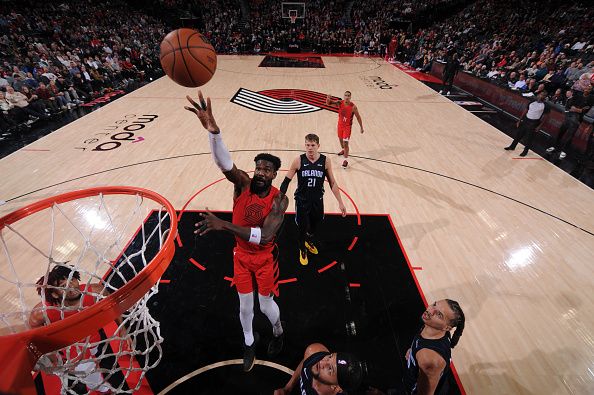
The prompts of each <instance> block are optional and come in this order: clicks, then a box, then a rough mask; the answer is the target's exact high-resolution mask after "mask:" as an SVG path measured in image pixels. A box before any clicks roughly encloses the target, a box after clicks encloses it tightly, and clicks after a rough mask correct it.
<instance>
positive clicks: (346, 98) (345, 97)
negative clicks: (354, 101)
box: [344, 91, 351, 103]
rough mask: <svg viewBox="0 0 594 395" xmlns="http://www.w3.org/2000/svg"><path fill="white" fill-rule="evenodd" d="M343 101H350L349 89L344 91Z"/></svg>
mask: <svg viewBox="0 0 594 395" xmlns="http://www.w3.org/2000/svg"><path fill="white" fill-rule="evenodd" d="M344 101H346V102H347V103H348V102H350V101H351V91H346V92H344Z"/></svg>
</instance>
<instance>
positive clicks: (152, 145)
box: [0, 56, 594, 394]
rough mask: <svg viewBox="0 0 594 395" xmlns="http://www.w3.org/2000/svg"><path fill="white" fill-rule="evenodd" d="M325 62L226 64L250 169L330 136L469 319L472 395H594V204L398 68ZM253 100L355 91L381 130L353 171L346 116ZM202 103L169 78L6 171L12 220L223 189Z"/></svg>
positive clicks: (211, 196) (220, 202)
mask: <svg viewBox="0 0 594 395" xmlns="http://www.w3.org/2000/svg"><path fill="white" fill-rule="evenodd" d="M323 60H324V63H325V68H315V69H295V68H259V67H258V64H259V63H260V61H261V57H244V56H220V57H219V67H218V70H217V73H216V74H215V76H214V78H213V80H212V81H211V82H209V83H208V84H207V85H206V86H205V87H204V89H203V90H204V92H205V93H206V94H207V95H209V96H210V97H211V98H212V102H213V108H214V113H215V116H216V118H217V120H218V123H219V125H220V127H221V129H222V131H223V136H224V138H225V141H226V143H227V146H228V147H229V149H230V150H231V151H232V156H233V159H234V161H235V163H236V164H237V166H238V167H240V168H242V169H246V170H251V169H252V168H253V162H252V159H253V157H254V156H255V154H256V153H258V152H260V151H268V152H271V153H273V154H276V155H278V156H280V157H281V159H282V160H283V168H286V167H287V166H288V164H289V162H290V160H291V159H292V158H293V157H294V156H296V155H297V154H298V153H299V152H300V150H301V149H302V147H303V137H304V135H305V134H306V133H310V132H315V133H317V134H318V135H319V136H320V138H321V150H322V151H324V152H327V153H330V158H331V159H332V162H333V165H334V167H335V168H336V170H335V171H336V173H337V178H338V182H339V185H340V186H341V187H342V188H343V189H344V190H345V191H346V192H347V193H348V194H349V195H350V196H351V197H352V198H353V200H354V201H355V202H356V204H357V206H358V208H359V210H360V211H361V212H363V213H368V214H374V213H375V214H389V215H390V216H391V218H392V220H393V222H394V225H395V227H396V230H397V231H398V234H399V236H400V239H401V241H402V244H403V247H404V250H405V251H406V253H407V254H408V257H409V259H410V262H411V265H412V266H415V267H419V268H422V270H417V271H416V276H417V278H418V281H419V284H420V287H421V288H422V290H423V291H424V294H425V295H426V297H427V299H428V300H429V301H432V300H436V299H441V298H446V297H447V298H450V299H455V300H458V301H459V302H460V304H461V306H462V307H463V309H464V311H465V313H466V317H467V322H466V329H465V331H464V336H463V337H462V339H461V342H460V345H459V346H458V347H457V348H456V349H455V350H454V351H453V360H454V362H455V364H456V368H457V370H458V373H459V374H460V378H461V381H462V384H463V385H464V387H465V389H466V391H467V392H468V393H471V394H541V393H549V394H586V393H593V392H594V372H593V367H592V366H593V365H592V356H593V355H594V342H593V340H592V339H593V337H594V336H593V328H594V307H593V306H592V304H591V303H590V302H591V300H592V295H594V282H593V278H594V276H593V270H592V262H594V215H593V213H594V209H593V207H594V192H593V191H592V190H591V189H589V188H588V187H587V186H585V185H583V184H581V183H580V182H578V181H577V180H575V179H573V178H572V177H571V176H569V175H568V174H566V173H564V172H563V171H562V170H560V169H558V168H556V167H555V166H553V165H551V164H550V163H548V162H547V161H544V160H539V159H538V158H537V157H535V156H531V157H530V158H532V159H519V158H518V157H517V153H519V151H517V153H515V154H514V153H510V152H507V151H504V150H503V149H502V148H503V147H504V146H506V145H507V144H509V138H508V137H507V136H505V135H504V134H503V133H501V132H499V131H498V130H496V129H495V128H493V127H491V126H490V125H488V124H487V123H485V122H483V121H481V120H480V119H479V118H477V117H476V116H474V115H472V114H470V113H468V112H466V111H465V110H464V109H462V108H460V107H459V106H457V105H456V104H454V103H452V102H451V101H449V100H447V99H445V98H443V97H441V96H439V95H438V94H436V93H435V92H434V91H432V90H431V89H429V88H428V87H426V86H424V85H423V84H422V83H420V82H418V81H416V80H414V79H412V78H410V77H409V76H407V75H406V73H404V72H402V71H399V70H397V69H396V68H395V67H393V66H392V65H390V64H388V63H386V62H384V61H382V60H378V59H367V58H347V57H341V58H338V57H323ZM381 81H383V82H385V83H386V84H387V85H394V86H392V87H391V88H392V89H380V85H381ZM378 83H379V84H378ZM383 86H385V85H383ZM240 88H245V89H248V90H250V91H252V92H258V91H262V90H271V89H301V90H309V91H314V92H319V93H323V94H325V93H330V94H333V95H335V96H342V94H343V92H344V91H345V90H350V91H351V92H352V94H353V101H354V102H355V103H356V104H357V106H358V107H359V111H360V113H361V115H362V117H363V123H364V127H365V133H364V134H363V135H361V134H360V133H359V127H358V125H357V123H356V122H355V125H354V126H353V138H352V143H351V144H352V154H353V156H352V158H351V159H350V167H349V168H348V169H347V170H344V171H343V170H341V169H340V168H339V167H340V163H341V162H342V158H338V157H337V156H336V155H332V154H331V153H333V152H336V151H337V150H338V143H337V141H336V134H335V125H336V113H333V112H330V111H327V110H321V111H316V112H311V113H305V114H295V115H286V114H284V115H279V114H271V113H265V112H257V111H254V110H252V109H248V108H245V107H242V106H239V105H237V104H235V103H232V102H230V99H231V98H232V97H233V96H234V95H235V94H236V93H237V91H238V90H239V89H240ZM186 94H192V95H194V94H195V91H194V90H190V89H185V88H182V87H179V86H176V85H174V84H173V83H172V82H171V81H170V80H168V79H167V78H161V79H159V80H157V81H155V82H154V83H152V84H149V85H147V86H145V87H143V88H141V89H139V90H137V91H135V92H133V93H131V94H129V95H127V96H125V97H123V98H120V99H118V100H116V101H114V102H113V103H111V104H108V105H106V106H104V107H103V108H101V109H99V110H98V111H95V112H93V113H91V114H89V115H87V116H85V117H83V118H81V119H79V120H77V121H75V122H73V123H71V124H69V125H67V126H65V127H63V128H62V129H60V130H58V131H56V132H54V133H52V134H50V135H48V136H46V137H44V138H42V139H40V140H38V141H37V142H35V143H33V144H31V145H29V146H28V147H26V148H27V150H20V151H17V152H15V153H14V154H12V155H9V156H8V157H6V158H4V159H2V160H1V161H0V174H2V175H3V183H2V189H1V192H0V199H2V200H6V201H7V203H6V204H4V205H2V206H0V214H6V213H8V212H9V211H11V210H13V209H16V208H17V207H20V206H22V205H24V204H27V203H30V202H33V201H36V200H39V199H41V198H44V197H47V196H51V195H54V194H56V193H58V192H61V191H66V190H72V189H77V188H83V187H90V186H98V185H126V184H128V185H135V186H140V187H145V188H149V189H152V190H155V191H157V192H159V193H161V194H163V195H164V196H165V197H167V198H168V199H169V200H170V201H171V202H172V203H173V205H174V206H175V207H176V208H178V209H180V208H182V206H183V205H184V203H186V202H187V201H188V199H190V197H191V196H192V194H193V193H195V192H196V191H197V190H199V189H200V188H202V187H204V186H206V185H208V184H210V183H211V182H213V181H216V180H217V179H219V178H220V177H221V174H220V172H219V170H218V169H217V168H216V167H215V166H214V165H213V163H212V160H211V158H210V154H209V146H208V141H207V137H206V135H205V131H204V130H202V128H201V126H200V125H199V122H198V120H197V119H196V118H195V117H194V116H193V115H192V114H190V113H188V112H187V111H185V110H184V109H183V106H184V105H185V104H186V101H185V99H184V96H185V95H186ZM155 115H156V116H157V117H155ZM132 124H134V125H136V126H132ZM139 125H141V126H139ZM125 126H126V127H128V129H127V130H128V132H126V131H123V130H122V129H123V128H124V127H125ZM117 133H120V134H117ZM118 139H119V140H118ZM93 148H95V149H99V151H97V150H93ZM531 155H532V154H531ZM282 177H283V172H279V177H278V178H277V180H276V182H275V185H277V186H278V185H279V184H280V181H281V179H282ZM294 187H295V182H294V183H293V185H292V186H291V189H290V191H289V192H290V193H292V191H293V190H294ZM231 194H232V187H231V185H230V184H229V183H227V182H220V183H217V184H216V185H214V186H213V187H211V188H209V189H208V191H206V192H205V193H203V194H201V195H200V196H199V199H196V200H194V201H192V202H191V203H190V204H189V206H188V208H189V209H203V208H204V207H209V208H212V209H215V210H230V209H231V206H232V199H231ZM328 195H330V196H328V197H327V199H326V209H327V211H329V212H336V211H337V210H338V208H337V205H336V203H335V201H334V199H333V198H332V196H331V194H328ZM347 208H348V210H349V211H351V212H352V211H353V210H354V207H353V205H352V204H351V203H350V202H349V203H347ZM292 209H293V203H291V206H290V210H292ZM31 272H32V273H35V268H33V267H32V268H31ZM37 276H38V274H37V273H35V274H34V275H32V277H35V278H36V277H37ZM32 280H33V279H32ZM394 292H398V290H397V289H395V290H394ZM33 297H34V296H33Z"/></svg>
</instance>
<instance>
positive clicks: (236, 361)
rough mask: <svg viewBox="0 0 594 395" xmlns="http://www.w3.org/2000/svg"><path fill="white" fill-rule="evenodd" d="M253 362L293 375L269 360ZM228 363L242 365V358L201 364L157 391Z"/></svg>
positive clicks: (162, 393)
mask: <svg viewBox="0 0 594 395" xmlns="http://www.w3.org/2000/svg"><path fill="white" fill-rule="evenodd" d="M255 364H256V365H262V366H268V367H269V368H274V369H277V370H280V371H281V372H284V373H286V374H288V375H289V376H293V371H292V370H291V369H289V368H287V367H286V366H283V365H279V364H278V363H274V362H270V361H261V360H256V362H255ZM229 365H243V359H228V360H226V361H220V362H215V363H213V364H210V365H206V366H203V367H201V368H199V369H196V370H194V371H193V372H191V373H188V374H186V375H185V376H183V377H180V378H179V379H177V380H175V381H174V382H173V383H171V384H169V385H168V386H167V387H166V388H165V389H164V390H163V391H161V392H159V394H158V395H164V394H166V393H168V392H169V391H171V390H172V389H174V388H175V387H177V386H178V385H180V384H181V383H183V382H185V381H187V380H189V379H191V378H192V377H194V376H198V375H199V374H201V373H204V372H207V371H209V370H212V369H216V368H220V367H222V366H229Z"/></svg>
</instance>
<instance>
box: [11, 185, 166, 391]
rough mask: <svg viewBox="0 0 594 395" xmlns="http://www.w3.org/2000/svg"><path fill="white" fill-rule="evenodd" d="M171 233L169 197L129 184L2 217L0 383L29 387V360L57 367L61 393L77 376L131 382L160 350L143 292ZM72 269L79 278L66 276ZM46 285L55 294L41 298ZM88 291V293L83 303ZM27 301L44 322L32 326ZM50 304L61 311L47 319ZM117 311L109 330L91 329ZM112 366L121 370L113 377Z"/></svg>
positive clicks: (104, 385)
mask: <svg viewBox="0 0 594 395" xmlns="http://www.w3.org/2000/svg"><path fill="white" fill-rule="evenodd" d="M176 235H177V216H176V212H175V210H174V208H173V206H172V205H171V203H169V202H168V201H167V200H166V199H165V198H164V197H162V196H161V195H159V194H157V193H155V192H152V191H149V190H146V189H142V188H135V187H100V188H91V189H85V190H80V191H74V192H69V193H64V194H61V195H58V196H54V197H51V198H47V199H43V200H41V201H39V202H37V203H33V204H31V205H28V206H26V207H23V208H21V209H19V210H16V211H14V212H12V213H10V214H8V215H6V216H4V217H2V218H0V289H1V290H2V291H3V292H4V296H3V298H5V300H6V299H10V300H11V301H12V303H3V306H2V307H1V308H0V365H1V366H2V369H1V371H0V392H6V393H27V394H28V393H35V386H34V384H33V379H32V375H31V371H32V370H33V369H35V370H39V371H44V372H46V373H49V374H55V375H58V376H59V377H60V379H61V381H62V393H73V392H72V390H71V389H70V388H69V386H74V385H77V384H78V385H79V386H80V384H81V383H82V384H85V385H86V386H87V389H88V391H89V392H90V391H93V390H100V391H103V389H106V390H110V391H112V392H113V393H131V392H134V391H135V390H137V389H138V388H139V387H140V385H141V381H142V379H143V377H144V375H145V373H146V371H147V370H148V369H150V368H152V367H154V366H156V364H158V363H159V361H160V359H161V354H162V352H161V346H160V345H161V343H162V341H163V339H162V337H161V336H160V333H159V323H158V322H157V321H155V320H154V319H153V318H152V317H151V315H150V313H149V310H148V306H147V302H148V300H149V299H150V297H151V296H152V295H154V294H155V293H156V292H157V284H158V280H159V278H160V277H161V275H162V274H163V273H164V272H165V270H166V269H167V266H168V265H169V263H170V262H171V259H172V258H173V254H174V252H175V245H174V239H175V237H176ZM132 240H133V242H132ZM126 243H128V244H127V245H126ZM48 246H49V247H48ZM39 263H41V265H39ZM36 264H37V265H38V266H35V265H36ZM60 266H61V267H67V268H68V270H69V271H70V273H71V274H70V275H69V277H68V279H67V282H66V285H63V286H62V285H60V286H59V287H58V286H54V284H49V283H48V273H49V272H50V271H51V270H52V269H54V268H56V267H60ZM37 269H38V270H37ZM74 273H76V274H77V275H79V276H80V287H79V288H73V287H71V286H70V281H72V278H73V276H75V274H74ZM40 276H41V277H42V278H41V279H40V280H39V282H38V283H36V279H37V278H39V277H40ZM85 284H86V285H85ZM91 284H92V285H93V286H95V288H93V289H91V288H92V286H91ZM97 287H98V288H97ZM97 289H99V291H98V290H97ZM48 290H49V292H50V293H49V294H50V295H55V293H52V292H54V290H61V291H62V295H63V296H62V297H61V300H60V301H59V302H55V303H48V302H47V300H46V296H44V295H46V294H47V292H48ZM72 290H76V291H77V292H78V291H80V296H78V299H80V302H73V303H75V305H74V306H73V304H72V303H66V295H67V292H71V291H72ZM37 292H39V295H37ZM40 295H41V296H40ZM88 298H93V299H92V303H90V304H88V305H84V306H83V300H89V299H88ZM75 299H76V298H75ZM73 300H74V299H73ZM3 302H4V300H3ZM40 302H41V303H40ZM34 306H35V309H36V311H38V312H42V314H43V324H42V326H40V327H36V328H31V327H30V325H29V322H30V321H29V317H30V314H31V311H32V310H33V307H34ZM50 310H55V311H57V313H56V312H55V311H54V314H58V316H59V317H60V318H58V319H57V320H50V319H49V318H48V317H49V312H50ZM40 314H41V313H40ZM116 319H118V320H121V321H120V322H119V323H118V325H117V329H116V330H115V331H113V334H111V335H110V334H109V333H108V334H107V339H98V336H96V334H97V333H98V331H99V330H100V329H101V328H103V327H105V326H106V325H108V324H110V323H112V322H113V321H114V320H116ZM110 325H111V326H112V327H115V325H113V324H110ZM106 332H107V330H106ZM109 348H111V350H108V349H109ZM114 357H115V358H116V362H118V363H116V364H114V365H113V366H112V367H110V368H109V369H106V368H102V367H101V364H100V363H101V361H102V359H103V358H114ZM123 360H125V361H127V362H126V363H122V361H123ZM115 373H122V375H123V376H122V377H124V378H125V380H124V381H123V383H122V384H121V385H120V386H118V385H117V384H114V380H113V377H112V376H114V374H115ZM92 377H93V380H95V379H97V378H99V380H100V381H99V382H97V381H96V380H95V381H92V382H91V378H92ZM132 379H133V381H134V383H133V384H131V380H132ZM90 383H91V384H90ZM126 385H127V386H128V388H129V389H128V388H124V387H125V386H126Z"/></svg>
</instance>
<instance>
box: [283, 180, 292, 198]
mask: <svg viewBox="0 0 594 395" xmlns="http://www.w3.org/2000/svg"><path fill="white" fill-rule="evenodd" d="M290 183H291V179H290V178H288V177H285V179H284V180H283V182H282V184H281V186H280V191H281V192H282V193H284V194H285V195H286V194H287V189H289V184H290Z"/></svg>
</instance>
